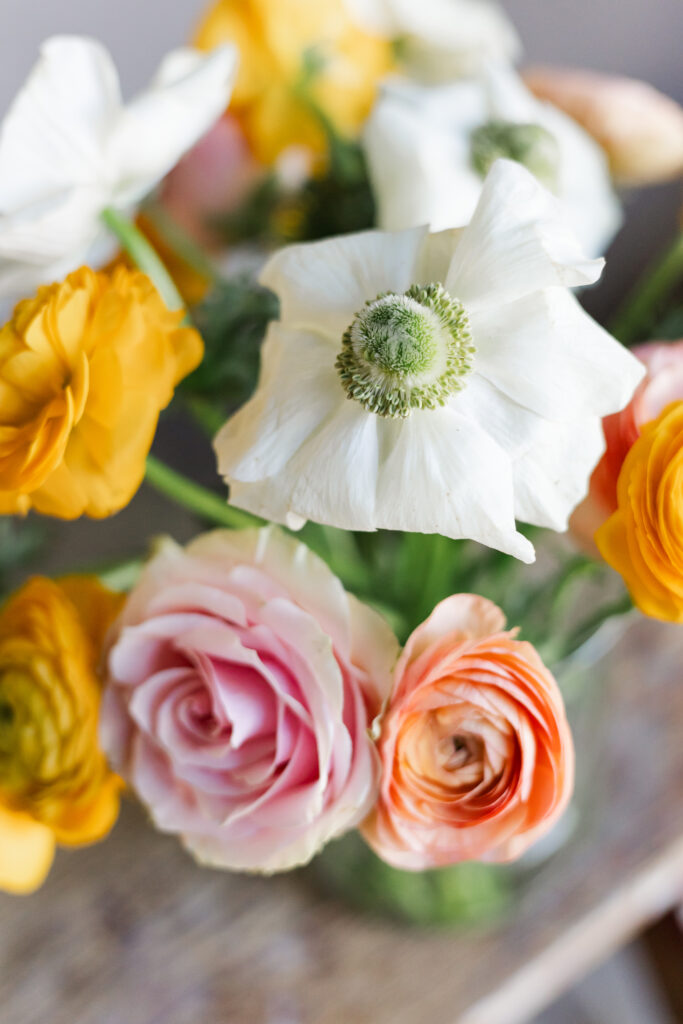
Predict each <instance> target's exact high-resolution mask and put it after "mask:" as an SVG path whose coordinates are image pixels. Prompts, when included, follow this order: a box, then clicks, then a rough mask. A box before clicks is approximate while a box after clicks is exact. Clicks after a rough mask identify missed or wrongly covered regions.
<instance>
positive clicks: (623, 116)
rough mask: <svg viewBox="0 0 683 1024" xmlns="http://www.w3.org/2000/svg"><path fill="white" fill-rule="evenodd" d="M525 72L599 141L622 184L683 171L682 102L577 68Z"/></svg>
mask: <svg viewBox="0 0 683 1024" xmlns="http://www.w3.org/2000/svg"><path fill="white" fill-rule="evenodd" d="M524 78H525V81H526V83H527V85H528V86H529V88H530V89H531V91H532V92H534V93H535V94H536V95H537V96H538V97H539V98H540V99H544V100H549V101H550V102H551V103H554V104H555V106H557V107H559V108H560V109H561V110H564V111H565V112H566V113H567V114H569V116H570V117H573V118H574V120H575V121H578V122H579V124H581V125H583V127H584V128H585V129H586V131H587V132H588V133H589V134H590V135H592V136H593V138H594V139H596V141H597V142H599V143H600V145H601V146H602V147H603V149H604V150H605V152H606V153H607V156H608V158H609V162H610V166H611V169H612V174H613V175H614V178H615V180H616V181H617V182H618V183H619V184H620V185H653V184H655V183H657V182H660V181H667V180H669V179H671V178H678V177H680V176H681V174H683V108H681V106H680V105H679V104H678V103H676V102H675V101H674V100H672V99H670V98H669V97H668V96H665V95H664V94H663V93H661V92H658V91H657V89H654V88H653V87H652V86H651V85H648V84H647V83H646V82H639V81H637V80H636V79H632V78H618V77H614V76H613V75H606V74H600V73H598V72H596V71H585V70H583V69H579V68H575V69H571V68H531V69H529V70H528V71H526V72H525V74H524Z"/></svg>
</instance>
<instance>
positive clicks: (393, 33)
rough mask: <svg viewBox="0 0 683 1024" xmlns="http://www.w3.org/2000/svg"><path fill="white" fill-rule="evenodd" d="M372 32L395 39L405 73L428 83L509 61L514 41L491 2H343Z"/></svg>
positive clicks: (515, 49) (517, 45)
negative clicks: (488, 63) (498, 61)
mask: <svg viewBox="0 0 683 1024" xmlns="http://www.w3.org/2000/svg"><path fill="white" fill-rule="evenodd" d="M346 3H347V5H348V7H349V9H350V11H351V13H352V15H353V16H354V17H355V18H356V19H357V20H358V21H359V22H360V23H361V24H362V25H364V26H365V27H366V28H367V29H369V30H370V31H371V32H375V33H378V34H379V35H382V36H386V37H388V38H390V39H394V40H396V43H397V54H398V57H399V60H400V61H401V63H402V64H403V66H404V67H405V69H406V71H407V72H408V73H409V74H410V75H411V76H412V77H414V78H417V79H420V80H422V81H428V82H445V81H449V80H451V79H453V78H457V77H458V76H459V75H468V74H472V73H475V72H477V71H478V70H479V69H480V68H481V67H482V65H483V64H484V63H485V62H486V61H488V60H500V61H514V60H516V59H517V58H518V56H519V54H520V52H521V44H520V41H519V37H518V35H517V33H516V31H515V29H514V27H513V26H512V24H511V22H510V20H509V19H508V17H507V15H506V14H505V13H504V11H503V9H502V8H501V7H500V5H499V4H497V3H494V2H492V0H346Z"/></svg>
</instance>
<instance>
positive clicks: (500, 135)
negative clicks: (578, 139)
mask: <svg viewBox="0 0 683 1024" xmlns="http://www.w3.org/2000/svg"><path fill="white" fill-rule="evenodd" d="M470 151H471V157H472V166H473V167H474V169H475V171H477V173H478V174H480V175H481V176H482V178H484V177H486V175H487V174H488V171H489V168H490V167H491V164H493V163H494V162H495V161H496V160H498V159H500V158H501V157H505V158H507V159H508V160H515V161H516V162H517V163H518V164H523V165H524V167H526V168H527V170H529V171H531V173H532V174H533V175H535V176H536V178H538V180H539V181H540V182H541V184H542V185H545V186H546V188H549V189H550V190H551V191H552V192H557V190H558V187H559V178H560V147H559V145H558V142H557V139H556V138H555V136H554V135H553V134H552V133H551V132H549V131H548V130H547V129H546V128H542V127H541V125H540V124H514V123H513V122H512V121H487V123H486V124H483V125H481V127H480V128H477V129H476V130H475V131H474V132H472V136H471V139H470Z"/></svg>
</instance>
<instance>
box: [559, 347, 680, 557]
mask: <svg viewBox="0 0 683 1024" xmlns="http://www.w3.org/2000/svg"><path fill="white" fill-rule="evenodd" d="M631 351H632V352H633V354H634V355H635V356H637V357H638V359H640V361H641V362H642V363H644V364H645V367H646V369H647V376H646V377H645V378H644V380H643V381H641V383H640V384H639V385H638V388H637V390H636V392H635V394H634V396H633V398H632V399H631V401H630V402H629V404H628V405H627V406H626V408H625V409H622V411H621V412H617V413H614V414H613V415H612V416H607V417H605V419H604V420H603V430H604V433H605V445H606V448H605V454H604V455H603V457H602V459H601V460H600V462H599V463H598V465H597V466H596V467H595V470H594V471H593V475H592V477H591V481H590V488H589V491H588V496H587V497H586V498H585V500H584V501H583V502H582V503H581V504H580V505H579V507H578V508H577V509H576V510H575V512H574V514H573V515H572V518H571V522H570V526H571V531H572V535H573V536H574V539H575V540H576V541H578V543H579V544H580V545H581V546H582V547H583V548H585V549H586V550H587V551H590V552H592V553H594V552H595V550H596V549H595V542H594V539H593V538H594V537H595V533H596V531H597V530H598V529H599V528H600V527H601V526H602V524H603V523H604V522H605V520H606V519H607V518H608V517H609V516H610V515H612V513H613V512H614V511H615V510H616V508H617V482H618V480H619V474H620V472H621V467H622V466H623V464H624V460H625V458H626V456H627V455H628V453H629V451H630V450H631V448H632V446H633V445H634V444H635V442H636V441H637V440H638V438H639V437H640V433H641V431H642V429H643V427H644V425H645V424H646V423H649V422H650V421H651V420H654V419H656V418H657V417H658V416H659V414H660V412H661V411H662V409H664V408H666V406H667V405H669V403H670V402H674V401H677V400H679V399H683V340H682V341H672V342H665V341H651V342H648V343H647V344H644V345H637V346H635V348H633V349H632V350H631Z"/></svg>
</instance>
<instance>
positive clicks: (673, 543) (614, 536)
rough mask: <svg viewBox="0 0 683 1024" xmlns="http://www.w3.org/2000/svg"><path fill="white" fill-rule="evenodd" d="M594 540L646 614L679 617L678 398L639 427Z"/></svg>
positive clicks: (682, 415)
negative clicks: (614, 498) (612, 501)
mask: <svg viewBox="0 0 683 1024" xmlns="http://www.w3.org/2000/svg"><path fill="white" fill-rule="evenodd" d="M617 502H618V507H617V510H616V512H614V513H613V514H612V515H611V516H610V518H609V519H608V520H607V522H606V523H605V524H604V525H603V526H602V527H601V528H600V529H599V530H598V532H597V534H596V535H595V541H596V544H597V545H598V548H599V550H600V553H601V555H602V556H603V558H604V559H605V561H606V562H607V563H608V564H609V565H611V566H612V568H613V569H616V570H617V572H619V573H621V575H622V576H623V578H624V582H625V583H626V586H627V587H628V589H629V591H630V593H631V596H632V598H633V601H634V603H635V604H636V605H637V606H638V608H640V610H641V611H642V612H644V613H645V614H646V615H651V616H652V617H653V618H656V619H664V620H666V621H668V622H683V402H673V403H672V404H671V405H668V406H667V407H666V409H664V411H663V412H662V413H661V415H660V416H659V418H658V419H656V420H654V421H653V422H652V423H648V424H647V426H646V427H644V428H643V430H642V433H641V435H640V437H639V438H638V440H637V441H636V442H635V444H634V445H633V447H632V448H631V450H630V451H629V453H628V455H627V456H626V459H625V461H624V464H623V466H622V469H621V473H620V474H619V482H618V485H617Z"/></svg>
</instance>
